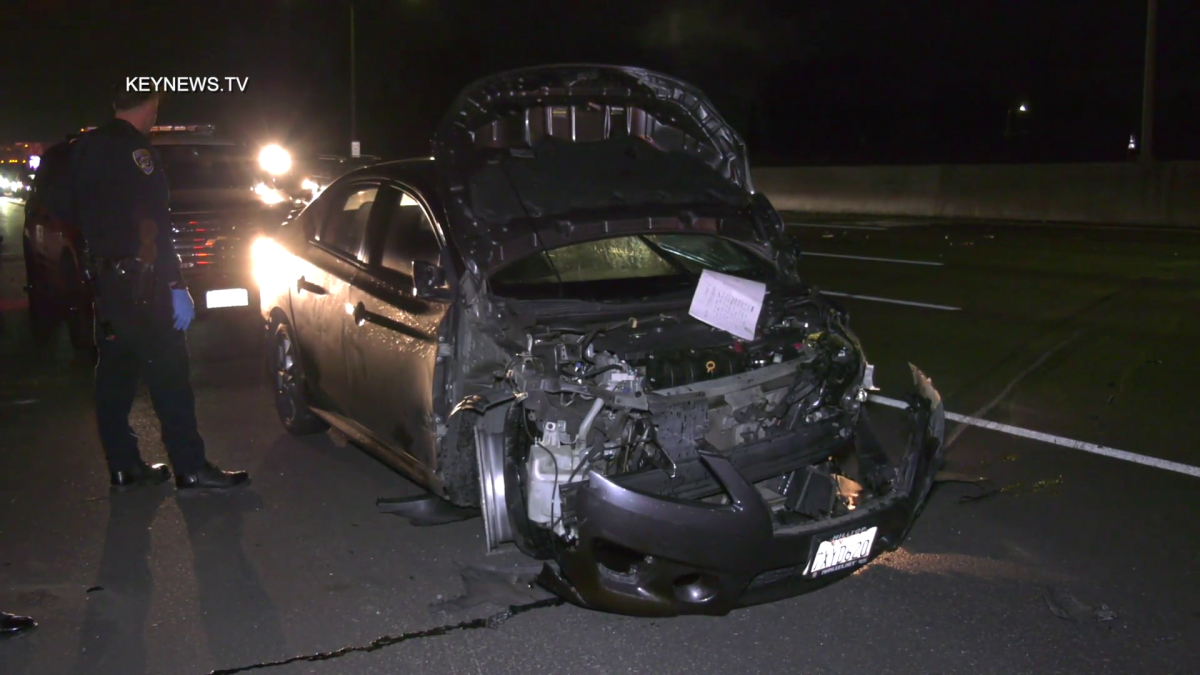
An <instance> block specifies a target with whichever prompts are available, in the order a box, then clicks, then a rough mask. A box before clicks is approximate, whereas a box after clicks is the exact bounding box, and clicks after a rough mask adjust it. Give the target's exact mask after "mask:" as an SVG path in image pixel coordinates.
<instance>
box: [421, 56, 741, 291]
mask: <svg viewBox="0 0 1200 675" xmlns="http://www.w3.org/2000/svg"><path fill="white" fill-rule="evenodd" d="M434 156H435V159H436V160H437V167H438V179H439V185H440V188H441V191H442V198H443V200H444V203H445V204H446V207H447V212H448V214H447V215H448V217H449V220H450V223H449V225H450V229H451V230H452V234H453V236H454V238H455V240H456V242H457V244H458V245H459V249H460V251H461V252H462V253H463V255H464V257H466V258H467V259H468V260H471V261H474V262H475V263H476V264H478V265H479V266H480V267H483V268H487V267H493V266H495V265H496V264H500V263H502V262H504V260H506V259H511V257H513V256H515V255H523V254H526V253H528V252H530V251H533V250H537V248H538V247H540V246H543V245H545V246H550V247H553V246H556V245H562V244H565V243H570V242H572V241H581V240H585V239H594V238H597V237H599V236H605V235H607V236H612V235H615V234H623V233H634V232H643V231H655V232H662V231H663V230H664V229H666V230H671V229H675V230H685V231H686V230H688V229H692V228H693V227H695V226H696V223H697V221H698V220H699V221H703V222H701V223H700V224H699V227H701V228H703V229H706V230H712V229H713V228H714V227H716V228H717V229H718V230H721V229H722V228H723V227H724V226H723V225H722V224H721V223H722V222H723V221H722V219H721V215H722V214H725V215H728V216H730V219H729V220H730V224H729V227H733V222H732V221H735V220H739V218H737V217H736V215H737V214H739V213H744V212H746V211H747V208H748V206H749V205H750V201H751V194H752V193H753V186H752V185H751V182H750V169H749V163H748V161H747V158H746V149H745V144H744V143H743V142H742V139H741V138H740V137H739V136H738V134H737V132H736V131H734V130H733V128H731V127H730V126H729V125H728V124H727V123H726V122H725V121H724V120H723V119H722V118H721V116H720V115H719V114H718V113H717V111H716V110H715V109H714V108H713V106H712V104H711V103H710V102H709V101H708V99H707V98H706V97H705V96H704V94H703V93H701V92H700V91H699V90H698V89H696V88H695V87H692V86H691V85H689V84H687V83H685V82H683V81H681V80H678V79H676V78H673V77H670V76H667V75H662V74H659V73H655V72H651V71H648V70H643V69H639V68H626V67H618V66H599V65H557V66H542V67H537V68H528V69H523V70H515V71H510V72H506V73H501V74H499V75H495V76H492V77H488V78H484V79H482V80H479V81H477V82H475V83H473V84H471V85H470V86H468V87H467V88H466V89H464V90H463V91H462V93H461V94H459V96H458V98H457V99H456V100H455V102H454V104H453V106H452V107H451V108H450V110H449V111H448V112H447V113H446V115H445V117H444V118H443V120H442V122H441V124H440V125H439V126H438V129H437V133H436V135H435V137H434ZM697 216H699V218H697ZM713 218H716V221H715V222H716V224H715V225H714V222H713V220H712V219H713ZM740 221H741V222H740V224H739V226H738V227H737V229H739V230H745V231H744V232H741V234H742V236H748V237H751V238H754V239H759V240H761V236H754V233H753V229H754V228H752V227H751V228H749V229H747V225H748V223H747V222H746V220H745V218H741V219H740ZM759 234H761V233H759Z"/></svg>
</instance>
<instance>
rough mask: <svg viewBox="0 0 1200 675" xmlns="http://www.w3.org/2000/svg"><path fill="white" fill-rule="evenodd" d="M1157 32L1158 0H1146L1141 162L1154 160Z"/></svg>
mask: <svg viewBox="0 0 1200 675" xmlns="http://www.w3.org/2000/svg"><path fill="white" fill-rule="evenodd" d="M1157 34H1158V0H1147V6H1146V58H1145V62H1144V63H1145V70H1144V71H1143V73H1142V138H1141V141H1142V151H1141V154H1140V159H1141V161H1142V162H1143V163H1147V164H1149V163H1151V162H1153V161H1154V56H1155V51H1156V50H1155V46H1154V45H1155V41H1156V37H1157Z"/></svg>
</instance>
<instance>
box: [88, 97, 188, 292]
mask: <svg viewBox="0 0 1200 675" xmlns="http://www.w3.org/2000/svg"><path fill="white" fill-rule="evenodd" d="M72 145H73V146H74V148H73V150H72V165H73V174H74V186H75V189H74V196H73V199H72V201H73V203H74V214H73V215H74V217H75V218H76V220H77V223H76V224H77V225H78V226H79V228H80V230H82V232H83V236H84V239H85V240H86V241H87V244H88V249H89V251H90V253H91V254H92V255H94V256H97V257H101V258H124V257H128V256H137V257H139V258H140V259H141V260H142V262H144V263H149V262H153V263H154V266H155V269H156V270H157V276H158V279H159V281H160V283H167V284H174V286H175V287H176V288H182V287H183V277H182V275H181V273H180V264H179V255H178V254H177V253H176V252H175V245H174V241H173V239H172V236H171V218H170V206H169V197H170V192H169V189H168V187H167V176H166V173H165V172H164V171H163V169H162V161H161V160H160V158H159V156H158V153H157V152H156V151H155V150H154V147H153V146H152V145H151V144H150V138H149V137H148V136H146V135H145V134H143V133H141V132H140V131H138V130H137V129H136V128H135V127H134V126H133V125H132V124H130V123H129V122H126V121H125V120H122V119H118V118H114V119H113V120H111V121H110V122H108V123H107V124H105V125H103V126H101V127H99V128H97V129H94V130H92V131H90V132H88V133H86V134H84V135H83V136H81V137H80V138H79V139H78V140H77V141H76V142H75V143H73V144H72Z"/></svg>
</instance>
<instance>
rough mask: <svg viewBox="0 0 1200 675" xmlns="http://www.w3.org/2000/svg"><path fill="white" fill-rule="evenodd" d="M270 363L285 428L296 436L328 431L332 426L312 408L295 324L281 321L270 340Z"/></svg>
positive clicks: (268, 348)
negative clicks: (294, 334) (301, 363)
mask: <svg viewBox="0 0 1200 675" xmlns="http://www.w3.org/2000/svg"><path fill="white" fill-rule="evenodd" d="M267 364H268V366H269V367H270V369H271V374H272V384H273V385H274V388H275V410H276V412H278V413H279V421H280V422H282V423H283V428H284V429H287V431H288V433H290V434H292V435H294V436H305V435H308V434H315V433H320V432H322V431H325V430H326V429H328V428H329V425H328V424H326V423H325V421H324V420H322V419H321V418H320V417H317V416H316V415H315V414H314V413H313V411H312V408H310V407H309V405H310V401H309V397H308V392H307V389H306V388H305V384H304V373H303V370H302V369H301V366H300V352H299V350H298V349H297V347H296V340H295V338H294V337H293V335H292V330H291V327H290V326H288V324H287V323H286V322H283V321H277V322H276V323H275V325H274V328H273V330H272V331H271V339H269V340H268V341H267Z"/></svg>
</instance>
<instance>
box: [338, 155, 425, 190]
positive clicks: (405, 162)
mask: <svg viewBox="0 0 1200 675" xmlns="http://www.w3.org/2000/svg"><path fill="white" fill-rule="evenodd" d="M364 178H381V179H384V180H394V181H398V182H401V183H407V184H409V185H411V186H412V187H414V188H416V189H417V190H419V191H420V192H421V193H422V194H426V193H430V192H433V191H434V190H435V189H436V188H437V170H436V166H435V164H434V161H433V158H432V157H417V158H414V159H395V160H389V161H386V162H379V163H377V164H371V165H368V166H363V167H359V168H357V169H352V170H350V171H347V172H346V173H344V174H342V176H341V177H340V178H339V179H338V180H347V179H351V180H360V179H364Z"/></svg>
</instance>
